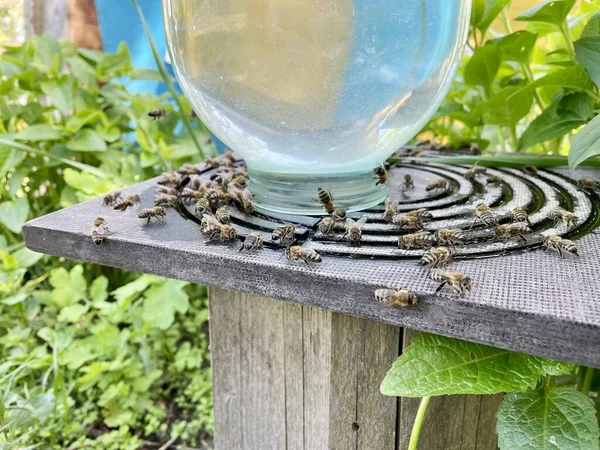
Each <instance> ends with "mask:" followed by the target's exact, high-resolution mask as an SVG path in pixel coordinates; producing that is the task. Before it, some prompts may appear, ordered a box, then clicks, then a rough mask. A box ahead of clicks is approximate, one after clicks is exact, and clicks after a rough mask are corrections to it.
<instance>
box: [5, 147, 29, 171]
mask: <svg viewBox="0 0 600 450" xmlns="http://www.w3.org/2000/svg"><path fill="white" fill-rule="evenodd" d="M24 157H25V153H23V152H20V151H18V150H16V149H14V148H10V147H8V146H6V145H0V179H1V178H3V177H4V175H6V174H7V173H8V171H9V170H11V169H12V168H13V167H15V166H16V165H17V164H19V163H20V162H21V161H23V158H24Z"/></svg>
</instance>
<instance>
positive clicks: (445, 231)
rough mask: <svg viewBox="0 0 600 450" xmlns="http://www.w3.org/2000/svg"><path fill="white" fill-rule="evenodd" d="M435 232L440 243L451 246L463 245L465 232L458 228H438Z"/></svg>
mask: <svg viewBox="0 0 600 450" xmlns="http://www.w3.org/2000/svg"><path fill="white" fill-rule="evenodd" d="M435 234H436V238H437V241H438V244H440V245H446V246H447V245H450V246H452V247H453V248H456V246H464V245H465V239H466V238H465V233H464V232H463V230H461V229H460V228H440V229H439V230H437V231H436V233H435Z"/></svg>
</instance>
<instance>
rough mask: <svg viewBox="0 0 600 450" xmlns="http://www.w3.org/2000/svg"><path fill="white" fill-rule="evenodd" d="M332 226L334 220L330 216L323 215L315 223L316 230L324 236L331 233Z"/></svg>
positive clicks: (333, 225)
mask: <svg viewBox="0 0 600 450" xmlns="http://www.w3.org/2000/svg"><path fill="white" fill-rule="evenodd" d="M334 227H335V220H333V218H331V217H323V218H322V219H321V220H319V223H317V231H318V232H319V233H321V234H322V235H324V236H325V235H328V234H329V233H331V232H332V231H333V228H334Z"/></svg>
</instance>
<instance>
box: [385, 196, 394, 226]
mask: <svg viewBox="0 0 600 450" xmlns="http://www.w3.org/2000/svg"><path fill="white" fill-rule="evenodd" d="M396 213H397V209H396V206H395V205H394V204H393V203H392V201H391V200H390V199H389V197H388V198H386V199H385V211H384V212H383V219H384V220H385V221H386V222H391V221H392V218H393V217H394V216H395V215H396Z"/></svg>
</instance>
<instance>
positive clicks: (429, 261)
mask: <svg viewBox="0 0 600 450" xmlns="http://www.w3.org/2000/svg"><path fill="white" fill-rule="evenodd" d="M451 260H452V252H450V249H449V248H448V247H433V248H430V249H429V250H427V251H426V252H425V253H423V257H422V258H421V260H420V261H419V265H420V266H429V267H444V266H446V265H447V264H448V263H449V262H450V261H451Z"/></svg>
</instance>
